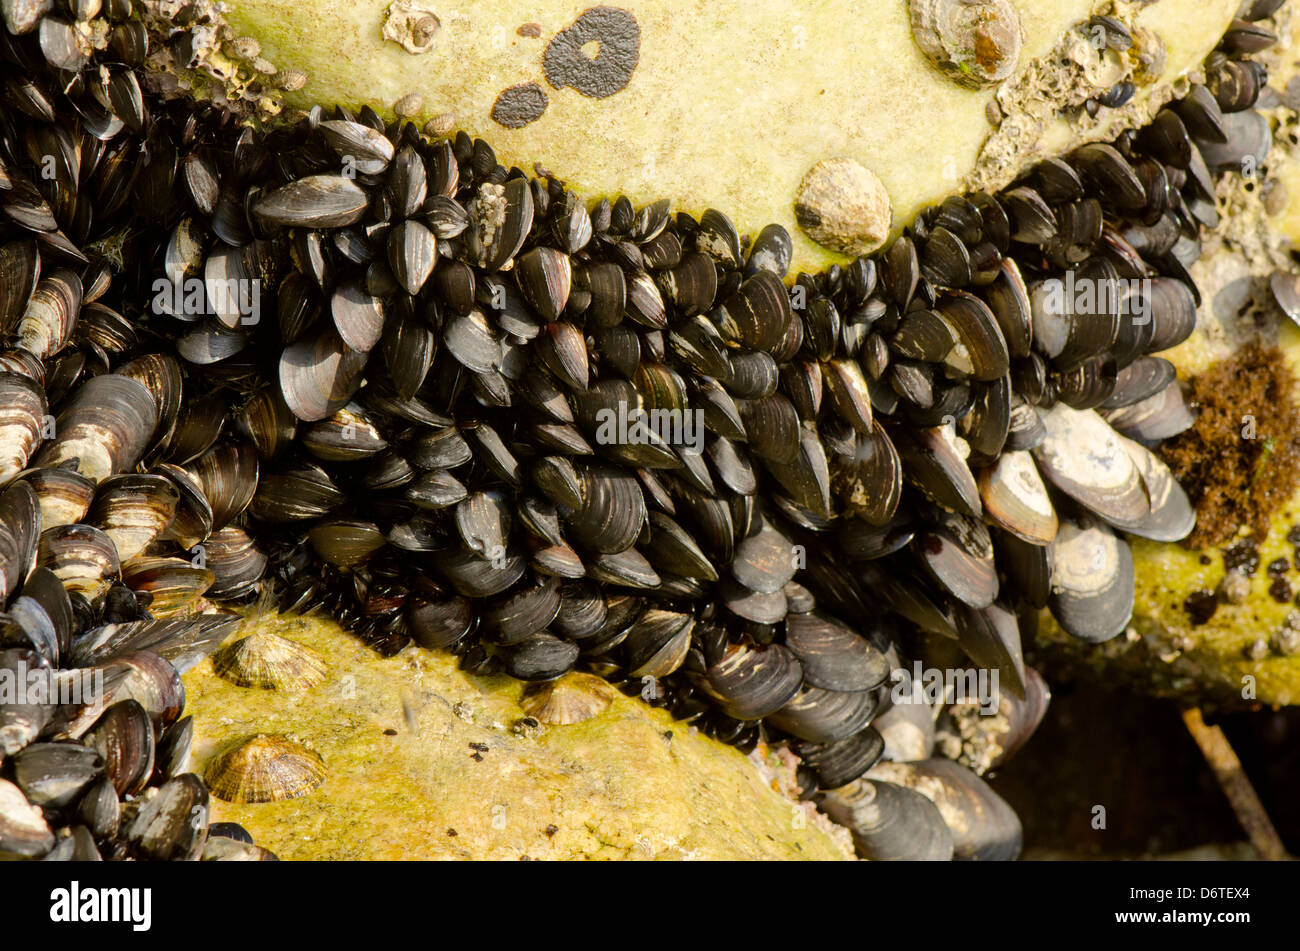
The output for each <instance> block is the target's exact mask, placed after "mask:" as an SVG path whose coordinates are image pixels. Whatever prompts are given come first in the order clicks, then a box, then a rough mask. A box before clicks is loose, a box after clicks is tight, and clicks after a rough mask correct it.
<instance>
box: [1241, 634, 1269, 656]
mask: <svg viewBox="0 0 1300 951" xmlns="http://www.w3.org/2000/svg"><path fill="white" fill-rule="evenodd" d="M1267 656H1268V642H1267V641H1265V640H1264V639H1263V638H1262V637H1261V638H1258V639H1256V640H1254V641H1252V642H1251V643H1250V646H1248V647H1247V648H1246V657H1248V658H1249V659H1250V660H1263V659H1264V658H1265V657H1267Z"/></svg>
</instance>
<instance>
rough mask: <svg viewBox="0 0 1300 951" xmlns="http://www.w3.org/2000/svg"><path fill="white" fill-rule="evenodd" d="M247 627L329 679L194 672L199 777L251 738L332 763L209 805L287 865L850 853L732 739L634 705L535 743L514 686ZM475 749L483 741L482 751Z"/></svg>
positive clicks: (323, 638)
mask: <svg viewBox="0 0 1300 951" xmlns="http://www.w3.org/2000/svg"><path fill="white" fill-rule="evenodd" d="M250 623H256V624H258V625H265V626H266V627H267V628H269V629H270V630H272V631H274V632H275V633H277V634H280V635H282V636H284V637H288V638H290V639H292V640H295V641H298V642H299V643H302V644H305V645H307V646H308V647H311V648H312V649H314V650H316V651H319V652H320V653H321V654H323V655H324V656H325V657H326V659H327V661H328V663H329V672H328V674H327V677H326V680H325V681H324V682H323V683H321V684H320V685H318V686H316V687H314V688H312V689H310V690H307V691H302V692H296V693H295V692H281V691H274V690H258V689H250V688H244V687H237V686H235V685H234V684H231V683H228V682H227V681H225V680H222V679H221V678H219V677H217V676H216V675H215V674H214V673H213V671H212V665H211V662H210V661H204V662H203V663H202V664H200V665H199V666H198V667H196V668H195V669H194V670H193V671H191V672H190V673H189V674H187V675H186V677H185V686H186V691H187V697H188V706H187V709H186V712H187V713H189V714H192V715H193V716H194V724H195V737H194V758H193V763H192V769H193V770H194V771H195V772H197V773H199V774H200V775H202V773H203V771H204V769H205V768H206V766H207V763H208V761H209V760H210V759H211V758H212V757H213V756H214V755H216V754H217V753H218V752H221V751H222V750H224V749H225V748H226V747H227V746H229V745H231V744H233V743H235V742H238V741H239V740H241V739H244V738H246V737H248V736H250V735H254V734H257V733H292V734H294V735H295V736H296V737H297V738H298V739H300V740H303V741H306V742H307V743H309V744H310V745H311V746H312V747H313V748H315V749H316V751H317V752H319V753H320V754H321V756H322V757H323V758H324V760H325V764H326V767H327V769H328V770H329V773H328V776H327V778H326V780H325V783H324V784H323V785H322V786H321V787H320V788H319V789H317V790H316V791H315V792H313V793H311V794H310V795H308V796H305V797H302V798H300V799H294V800H289V801H285V802H278V803H259V804H255V805H236V804H231V803H225V802H222V801H221V800H218V799H216V798H214V799H213V800H212V816H211V819H212V821H214V822H221V821H234V822H239V823H240V824H242V825H243V826H244V827H245V828H247V829H248V830H249V831H250V832H252V834H253V836H254V837H255V839H256V840H257V842H258V844H259V845H262V846H264V847H266V848H268V849H270V850H271V851H273V852H275V853H276V854H277V855H278V856H280V858H282V859H435V858H447V859H451V858H458V859H519V858H521V857H523V856H525V855H526V856H528V857H529V858H533V859H641V858H644V859H652V858H653V859H820V860H827V859H845V858H851V857H852V855H851V850H849V849H847V848H846V846H845V845H844V844H843V842H842V841H841V840H839V839H837V838H834V837H832V835H830V834H828V833H827V832H825V831H823V828H822V826H821V824H820V823H819V822H818V821H817V820H816V818H810V815H809V811H808V810H810V809H811V807H810V806H807V805H803V806H801V805H798V804H796V803H794V802H792V801H790V800H789V799H787V798H785V797H784V796H783V795H781V794H780V793H779V792H777V791H775V790H774V789H773V788H771V787H770V786H768V785H767V784H766V783H765V781H764V779H763V778H762V776H761V775H760V773H759V771H758V770H757V768H756V767H755V766H754V764H753V763H751V762H750V761H749V760H747V759H746V758H745V757H743V756H741V755H740V753H738V752H737V751H736V750H735V749H733V748H731V747H727V746H724V745H722V744H720V743H718V742H716V741H714V740H710V739H708V738H706V737H704V736H701V735H699V734H696V733H693V731H692V730H691V728H690V727H689V726H687V725H686V724H683V723H679V722H676V721H674V720H673V719H672V718H671V717H670V716H668V714H667V713H665V712H664V711H662V710H656V709H653V708H651V707H649V706H647V705H646V704H644V703H641V702H640V701H639V700H634V699H629V698H625V697H622V696H620V697H618V698H617V699H615V701H614V703H613V704H612V705H611V707H610V708H609V709H608V710H606V711H605V712H604V713H602V714H600V715H599V716H597V717H594V718H593V719H591V720H588V721H586V722H585V723H580V724H573V725H570V726H557V727H549V728H547V729H545V731H544V732H542V733H541V734H540V735H538V736H536V737H535V738H528V737H526V736H524V735H518V734H517V733H515V732H513V731H512V726H513V725H514V724H515V723H516V721H518V720H519V719H521V718H522V717H524V715H525V714H524V712H523V710H521V709H520V707H519V705H518V700H519V697H520V694H521V693H522V689H523V685H522V684H521V683H519V682H518V681H515V680H512V679H510V678H508V677H505V676H496V677H473V676H469V675H467V674H465V673H464V672H462V671H460V670H459V669H457V666H456V660H455V658H453V657H451V656H449V655H446V654H442V653H439V652H433V651H426V650H421V649H419V648H414V647H412V648H408V649H407V650H406V651H404V652H403V653H402V654H400V655H398V656H397V657H394V658H388V659H385V658H381V657H379V656H378V655H376V654H375V653H374V652H373V651H371V650H370V649H368V648H366V647H365V646H363V645H362V644H361V643H360V642H359V641H357V640H356V639H355V638H353V637H351V636H349V635H347V634H345V633H343V631H342V630H341V629H340V628H339V627H338V626H337V625H336V624H334V623H332V622H329V621H322V620H317V619H308V618H297V617H284V616H274V615H272V616H268V617H265V618H261V619H259V620H258V621H256V622H250ZM244 633H249V631H248V630H243V631H241V632H240V635H237V636H242V634H244ZM412 726H413V727H414V728H412ZM385 730H394V731H396V734H395V735H392V736H389V735H386V734H385ZM670 731H671V738H670V737H669V736H667V735H666V734H668V733H669V732H670ZM471 743H477V744H484V745H486V746H487V747H488V749H487V750H486V751H483V752H479V756H481V757H482V758H481V760H475V759H474V758H473V756H474V753H475V752H476V750H475V748H473V747H471V746H470V744H471ZM552 826H553V827H554V829H553V830H552V832H551V834H549V835H548V834H547V829H548V827H552ZM449 829H455V830H456V834H455V835H449V834H448V830H449Z"/></svg>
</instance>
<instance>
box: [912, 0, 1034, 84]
mask: <svg viewBox="0 0 1300 951" xmlns="http://www.w3.org/2000/svg"><path fill="white" fill-rule="evenodd" d="M908 12H909V15H910V17H911V21H912V38H913V39H914V40H915V41H916V45H917V47H919V48H920V50H921V52H922V53H924V54H925V56H926V59H928V60H929V61H930V63H931V65H933V66H934V67H935V68H936V69H938V70H939V71H940V72H941V73H943V74H944V75H945V76H947V77H948V78H949V79H951V80H953V82H956V83H958V84H959V85H962V86H969V87H970V88H972V89H981V88H984V87H986V86H995V85H997V84H998V83H1000V82H1002V80H1004V79H1006V78H1007V77H1008V76H1010V75H1011V73H1012V71H1013V70H1015V68H1016V64H1017V62H1018V61H1019V59H1020V45H1021V42H1022V41H1021V35H1020V16H1019V14H1018V13H1016V7H1015V4H1013V3H1012V2H1011V0H909V3H908Z"/></svg>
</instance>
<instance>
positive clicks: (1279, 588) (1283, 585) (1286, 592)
mask: <svg viewBox="0 0 1300 951" xmlns="http://www.w3.org/2000/svg"><path fill="white" fill-rule="evenodd" d="M1268 593H1269V594H1270V595H1272V597H1273V600H1274V601H1276V602H1277V603H1278V604H1286V603H1287V602H1288V601H1290V600H1291V582H1289V581H1287V580H1286V579H1285V578H1283V577H1281V576H1279V577H1277V578H1274V579H1273V583H1272V584H1271V585H1269V586H1268Z"/></svg>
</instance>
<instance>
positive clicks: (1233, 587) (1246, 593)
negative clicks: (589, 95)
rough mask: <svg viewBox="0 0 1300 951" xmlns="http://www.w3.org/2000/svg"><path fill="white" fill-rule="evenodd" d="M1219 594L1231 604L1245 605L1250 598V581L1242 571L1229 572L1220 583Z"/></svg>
mask: <svg viewBox="0 0 1300 951" xmlns="http://www.w3.org/2000/svg"><path fill="white" fill-rule="evenodd" d="M1219 594H1221V595H1222V596H1223V600H1224V601H1226V602H1228V603H1229V604H1245V603H1246V600H1247V599H1248V598H1249V597H1250V579H1249V578H1247V577H1246V576H1245V575H1243V574H1242V573H1241V572H1240V571H1229V572H1228V573H1227V574H1225V575H1224V576H1223V580H1222V581H1221V582H1219Z"/></svg>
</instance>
